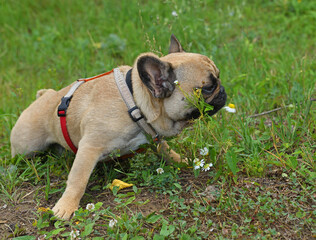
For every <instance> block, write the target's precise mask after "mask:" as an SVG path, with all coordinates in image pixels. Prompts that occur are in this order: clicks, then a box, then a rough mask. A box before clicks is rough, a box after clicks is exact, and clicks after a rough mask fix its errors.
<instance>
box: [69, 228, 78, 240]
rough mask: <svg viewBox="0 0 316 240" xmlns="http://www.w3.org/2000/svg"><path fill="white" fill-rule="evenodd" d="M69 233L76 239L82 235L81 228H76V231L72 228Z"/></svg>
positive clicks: (71, 237)
mask: <svg viewBox="0 0 316 240" xmlns="http://www.w3.org/2000/svg"><path fill="white" fill-rule="evenodd" d="M69 235H70V239H76V238H77V237H78V236H79V235H80V232H79V230H76V231H74V230H71V232H70V234H69Z"/></svg>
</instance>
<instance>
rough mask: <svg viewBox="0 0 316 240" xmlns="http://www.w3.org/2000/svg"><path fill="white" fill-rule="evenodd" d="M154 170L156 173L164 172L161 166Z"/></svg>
mask: <svg viewBox="0 0 316 240" xmlns="http://www.w3.org/2000/svg"><path fill="white" fill-rule="evenodd" d="M156 171H157V173H158V174H163V173H164V172H165V171H164V170H163V169H162V168H157V169H156Z"/></svg>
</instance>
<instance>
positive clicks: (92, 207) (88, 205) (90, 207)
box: [86, 203, 95, 211]
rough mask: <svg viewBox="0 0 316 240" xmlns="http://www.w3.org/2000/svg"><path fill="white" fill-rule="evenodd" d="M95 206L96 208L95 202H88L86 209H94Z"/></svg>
mask: <svg viewBox="0 0 316 240" xmlns="http://www.w3.org/2000/svg"><path fill="white" fill-rule="evenodd" d="M94 208H95V206H94V204H93V203H88V204H87V206H86V209H87V210H89V211H92V210H93V209H94Z"/></svg>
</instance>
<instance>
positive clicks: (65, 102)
mask: <svg viewBox="0 0 316 240" xmlns="http://www.w3.org/2000/svg"><path fill="white" fill-rule="evenodd" d="M112 72H113V69H112V70H111V71H109V72H106V73H102V74H99V75H97V76H94V77H90V78H81V79H78V80H77V82H75V83H74V85H72V87H71V88H70V90H69V91H68V92H67V94H66V95H65V96H63V97H62V98H61V103H60V105H59V106H58V110H57V115H58V117H59V120H60V127H61V131H62V133H63V136H64V139H65V141H66V143H67V144H68V146H69V147H70V149H71V150H72V151H73V152H74V153H75V154H76V153H77V151H78V149H77V147H76V146H75V145H74V144H73V142H72V141H71V138H70V136H69V133H68V130H67V119H66V113H67V109H68V107H69V103H70V100H71V98H72V95H73V94H74V92H75V91H76V90H77V89H78V87H80V86H81V85H82V84H83V83H85V82H88V81H90V80H94V79H97V78H100V77H103V76H105V75H108V74H110V73H112Z"/></svg>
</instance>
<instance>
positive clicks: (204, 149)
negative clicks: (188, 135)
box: [199, 147, 208, 156]
mask: <svg viewBox="0 0 316 240" xmlns="http://www.w3.org/2000/svg"><path fill="white" fill-rule="evenodd" d="M199 151H200V155H202V156H206V155H208V148H207V147H204V148H202V149H200V150H199Z"/></svg>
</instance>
